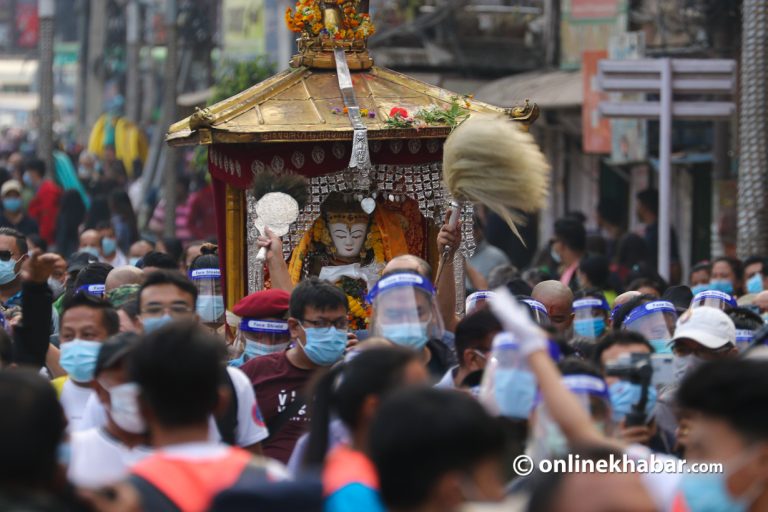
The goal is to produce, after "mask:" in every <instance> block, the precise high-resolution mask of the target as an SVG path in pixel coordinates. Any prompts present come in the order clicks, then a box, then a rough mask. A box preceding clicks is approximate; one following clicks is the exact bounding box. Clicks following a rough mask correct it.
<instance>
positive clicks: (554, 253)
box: [549, 247, 562, 264]
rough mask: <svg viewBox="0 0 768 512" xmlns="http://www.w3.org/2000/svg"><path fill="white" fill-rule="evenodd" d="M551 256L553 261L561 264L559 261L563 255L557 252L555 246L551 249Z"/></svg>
mask: <svg viewBox="0 0 768 512" xmlns="http://www.w3.org/2000/svg"><path fill="white" fill-rule="evenodd" d="M549 256H550V257H551V258H552V261H554V262H555V263H558V264H559V263H560V262H561V261H562V258H561V257H560V255H559V254H558V253H557V251H556V250H555V248H554V247H552V248H551V249H550V250H549Z"/></svg>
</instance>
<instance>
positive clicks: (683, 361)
mask: <svg viewBox="0 0 768 512" xmlns="http://www.w3.org/2000/svg"><path fill="white" fill-rule="evenodd" d="M703 362H704V360H703V359H701V358H699V357H698V356H696V355H694V354H689V355H687V356H675V359H674V371H675V381H676V382H680V381H682V380H683V379H684V378H685V376H686V375H688V374H689V373H691V372H692V371H693V370H694V369H695V368H696V367H697V366H699V365H700V364H701V363H703Z"/></svg>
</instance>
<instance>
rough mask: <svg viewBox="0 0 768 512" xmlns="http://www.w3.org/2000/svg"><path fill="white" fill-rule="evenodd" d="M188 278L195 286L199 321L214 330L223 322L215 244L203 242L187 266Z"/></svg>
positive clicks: (219, 271) (222, 301)
mask: <svg viewBox="0 0 768 512" xmlns="http://www.w3.org/2000/svg"><path fill="white" fill-rule="evenodd" d="M189 278H190V279H191V280H192V282H193V283H194V284H195V287H197V304H196V307H195V309H196V310H197V315H198V316H199V317H200V321H201V322H202V323H203V324H204V325H205V326H206V327H208V328H210V329H212V330H214V331H216V330H217V329H219V327H221V326H222V325H223V324H224V297H223V296H222V294H221V293H222V292H221V270H219V257H218V256H217V255H216V246H215V245H213V244H205V245H204V246H203V247H202V249H201V254H200V256H198V257H197V258H195V259H194V261H193V262H192V265H191V266H190V268H189Z"/></svg>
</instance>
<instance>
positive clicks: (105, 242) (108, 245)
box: [101, 236, 117, 256]
mask: <svg viewBox="0 0 768 512" xmlns="http://www.w3.org/2000/svg"><path fill="white" fill-rule="evenodd" d="M101 250H102V251H103V252H104V254H105V255H106V256H112V255H113V254H115V251H117V240H115V239H114V238H109V237H106V236H105V237H104V238H102V239H101Z"/></svg>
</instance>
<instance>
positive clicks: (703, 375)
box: [677, 359, 768, 443]
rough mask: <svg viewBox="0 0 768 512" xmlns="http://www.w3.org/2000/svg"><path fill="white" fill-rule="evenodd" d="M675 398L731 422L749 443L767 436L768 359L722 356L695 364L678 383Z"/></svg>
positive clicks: (696, 410) (689, 408)
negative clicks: (723, 358)
mask: <svg viewBox="0 0 768 512" xmlns="http://www.w3.org/2000/svg"><path fill="white" fill-rule="evenodd" d="M677 400H678V402H679V404H680V406H681V407H682V408H683V409H688V410H692V411H695V412H698V413H701V414H703V415H704V416H708V417H711V418H715V419H719V420H723V421H725V422H726V423H728V424H729V425H731V426H732V427H733V428H734V429H735V430H736V431H737V432H738V433H739V434H740V435H741V436H743V437H744V438H745V439H746V440H747V442H748V443H752V442H756V441H765V440H767V439H768V414H765V411H764V410H763V409H762V407H760V404H765V403H768V363H766V362H765V361H763V360H754V359H725V360H718V361H716V362H707V363H704V364H702V365H701V366H699V367H697V368H696V369H695V370H694V371H693V372H691V373H690V375H688V376H687V377H686V378H685V379H684V380H683V382H682V383H681V384H680V388H679V390H678V392H677Z"/></svg>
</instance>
